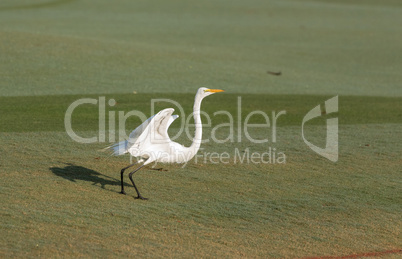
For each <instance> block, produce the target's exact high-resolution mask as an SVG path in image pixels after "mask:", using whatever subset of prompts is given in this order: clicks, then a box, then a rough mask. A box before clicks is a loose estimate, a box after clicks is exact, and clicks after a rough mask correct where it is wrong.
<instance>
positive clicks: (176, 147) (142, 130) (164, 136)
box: [108, 87, 223, 199]
mask: <svg viewBox="0 0 402 259" xmlns="http://www.w3.org/2000/svg"><path fill="white" fill-rule="evenodd" d="M217 92H223V90H219V89H208V88H204V87H202V88H200V89H198V91H197V94H196V95H195V100H194V108H193V116H194V121H195V136H194V138H193V143H192V144H191V146H190V147H185V146H183V145H181V144H179V143H177V142H174V141H172V140H171V139H170V137H169V135H168V128H169V126H170V125H171V124H172V123H173V121H174V120H175V119H177V118H178V117H179V116H178V115H172V114H173V112H174V109H173V108H167V109H164V110H162V111H160V112H158V113H157V114H155V115H154V116H152V117H150V118H148V119H147V120H146V121H144V122H143V123H142V124H141V125H140V126H138V127H137V128H136V129H135V130H133V131H132V132H131V133H130V136H129V139H128V140H124V141H121V142H118V143H116V144H114V145H112V146H110V147H108V149H111V150H113V154H114V155H122V154H126V153H130V154H131V155H132V156H134V157H138V158H139V160H138V162H137V163H141V164H142V165H141V166H140V167H139V168H137V169H136V170H134V171H133V172H131V173H130V174H129V178H130V180H131V182H132V184H133V186H134V188H135V190H136V191H137V194H138V196H137V197H136V198H139V199H145V198H144V197H142V196H141V195H140V193H139V191H138V189H137V187H136V186H135V184H134V181H133V179H132V175H133V174H134V173H135V172H136V171H138V170H139V169H141V168H142V167H143V166H145V165H147V164H149V163H152V162H155V161H156V162H163V163H185V162H187V161H189V160H191V159H192V158H193V157H194V156H195V154H196V153H197V152H198V150H199V148H200V145H201V140H202V123H201V116H200V108H201V102H202V100H203V99H204V98H205V97H206V96H208V95H211V94H214V93H217ZM137 163H135V164H137ZM135 164H132V165H129V166H127V167H125V168H123V169H122V170H121V193H123V194H126V193H125V191H124V185H123V173H124V171H125V170H126V169H127V168H129V167H131V166H133V165H135Z"/></svg>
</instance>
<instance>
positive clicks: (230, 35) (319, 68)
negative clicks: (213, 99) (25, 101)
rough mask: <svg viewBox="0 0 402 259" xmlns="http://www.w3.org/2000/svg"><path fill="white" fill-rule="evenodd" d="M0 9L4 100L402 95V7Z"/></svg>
mask: <svg viewBox="0 0 402 259" xmlns="http://www.w3.org/2000/svg"><path fill="white" fill-rule="evenodd" d="M1 2H2V3H1V5H0V17H1V18H0V19H1V23H0V38H1V39H2V41H1V44H0V52H1V53H2V54H1V55H0V76H1V78H2V81H1V87H2V89H3V91H1V92H0V95H28V96H30V95H49V94H56V95H57V94H98V93H131V92H132V91H138V92H147V93H149V92H153V93H157V92H165V93H166V92H176V93H193V91H194V88H199V87H201V86H206V87H211V88H216V87H218V86H219V87H221V88H225V89H227V90H230V91H231V92H237V93H245V92H248V93H256V94H259V93H271V94H272V93H275V94H289V93H294V94H321V95H326V94H330V95H336V94H341V95H374V96H376V95H377V96H395V95H397V96H401V95H402V90H401V88H400V87H398V86H399V84H400V82H401V81H402V76H401V73H400V71H401V69H402V61H401V59H400V58H399V57H398V55H397V54H396V53H401V52H402V47H401V46H402V34H401V33H400V28H399V27H400V26H399V24H401V23H402V18H401V17H402V15H401V12H402V11H401V10H402V3H401V2H400V1H395V0H384V1H381V4H378V3H376V1H369V2H368V1H353V2H349V1H348V2H347V1H343V0H342V1H314V0H301V1H294V0H285V1H283V0H274V1H269V2H267V1H261V0H252V1H248V2H244V1H241V0H235V1H227V0H220V1H202V2H199V1H180V0H174V1H169V2H165V1H152V2H144V1H136V2H130V1H126V0H118V1H114V2H113V3H111V2H110V1H106V0H97V1H50V0H49V1H38V0H36V1H34V2H35V3H39V4H43V3H49V2H54V3H55V4H53V5H48V6H46V5H42V6H40V5H39V7H40V8H38V6H37V7H34V5H35V3H32V1H29V3H27V1H23V2H21V0H18V1H14V0H3V1H1ZM24 6H25V8H22V7H24ZM12 7H15V8H16V9H12ZM267 71H274V72H278V71H281V72H282V75H281V76H272V75H269V74H267Z"/></svg>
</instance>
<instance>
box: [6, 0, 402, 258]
mask: <svg viewBox="0 0 402 259" xmlns="http://www.w3.org/2000/svg"><path fill="white" fill-rule="evenodd" d="M401 23H402V3H401V2H400V1H396V0H385V1H375V0H366V1H358V0H351V1H346V0H333V1H330V0H327V1H324V0H300V1H295V0H282V1H279V0H277V1H256V0H253V1H247V2H246V1H223V0H222V1H153V2H151V1H126V0H118V1H113V2H112V1H106V0H99V1H93V0H92V1H91V0H53V1H51V0H34V1H28V0H17V1H15V0H13V1H11V0H3V1H1V2H0V39H1V40H0V78H1V81H0V89H1V90H0V143H1V145H0V172H1V173H0V177H1V179H0V181H1V184H0V193H1V196H0V201H1V205H2V210H1V214H0V218H1V235H0V257H2V258H11V257H13V258H15V257H17V258H20V257H38V256H40V257H42V258H48V257H84V258H88V257H112V258H113V257H134V256H140V257H194V256H197V257H229V258H232V257H235V258H237V257H247V258H255V257H259V258H302V257H322V256H333V257H332V258H336V257H341V256H359V255H360V256H363V255H366V256H372V257H375V256H382V257H386V258H400V257H401V251H402V250H401V249H402V241H401V233H400V232H401V227H402V218H401V211H402V196H401V173H402V142H401V139H402V123H401V122H402V87H401V82H402V73H401V71H402V60H401V58H400V57H399V56H398V54H399V53H402V34H401V33H400V28H399V27H400V26H399V24H401ZM267 71H272V72H279V71H280V72H281V73H282V74H281V75H280V76H275V75H271V74H269V73H267ZM202 86H204V87H210V88H220V89H224V90H225V91H226V92H225V93H219V94H216V95H213V96H211V97H208V98H207V99H205V100H204V102H203V106H202V110H203V111H205V112H206V113H207V114H209V115H211V119H212V121H211V126H209V127H208V126H207V127H205V128H204V138H205V139H209V138H210V136H211V134H213V132H212V128H213V127H216V126H217V125H218V124H220V123H225V122H228V121H227V118H226V117H225V116H222V115H220V116H219V115H217V116H213V114H214V112H216V111H222V110H224V111H228V112H229V113H230V114H232V115H233V117H234V121H233V124H234V125H236V127H235V129H234V135H235V136H236V137H235V138H234V141H233V142H226V143H215V142H213V141H210V142H208V143H204V144H203V145H202V149H201V150H200V151H199V154H198V157H197V159H193V160H191V161H190V162H189V163H188V164H187V165H186V166H185V167H182V165H178V164H158V165H155V167H154V168H153V167H152V166H150V167H148V168H145V169H142V170H141V171H140V172H139V173H138V174H136V176H135V179H136V183H137V184H138V187H139V189H140V191H141V193H142V194H143V195H144V196H145V197H148V198H150V199H149V200H148V201H140V200H135V199H134V196H135V190H134V188H133V187H132V186H131V185H130V182H129V180H128V179H127V178H126V179H125V185H126V191H127V193H128V195H126V196H123V195H121V194H119V191H120V180H119V179H120V174H119V171H120V169H121V168H122V167H124V166H126V165H127V164H128V163H129V162H130V159H129V157H128V156H121V157H111V156H109V155H108V154H106V153H104V152H101V151H100V149H102V148H103V147H105V146H106V145H108V144H109V140H110V139H109V131H108V130H109V129H110V128H109V127H108V126H107V127H106V132H105V134H106V136H107V138H106V141H105V142H100V143H99V142H97V143H92V144H82V143H77V142H74V141H73V140H72V139H71V138H70V137H69V136H68V135H67V134H66V130H65V125H64V117H65V113H66V110H67V108H68V107H69V105H70V104H71V103H73V102H74V101H76V100H79V99H81V98H92V99H95V100H100V99H99V98H103V97H104V98H105V100H106V103H108V100H110V99H114V100H115V101H116V105H115V106H113V107H111V106H108V105H106V122H109V120H110V116H109V112H114V113H115V115H116V120H117V114H118V112H119V111H124V112H125V113H127V112H129V111H131V110H138V111H141V112H143V113H144V114H145V115H146V116H150V115H151V100H152V99H157V98H165V99H171V100H174V101H177V102H178V103H180V104H181V105H182V107H183V109H184V112H185V116H182V117H184V119H186V118H187V115H188V114H189V113H190V112H191V109H192V106H193V100H194V94H195V92H196V89H198V88H199V87H202ZM334 95H339V112H338V113H336V114H334V115H330V114H328V115H325V116H321V117H320V118H317V119H315V120H312V121H311V122H309V123H308V124H307V125H306V126H305V127H306V128H305V131H306V134H305V136H306V138H307V139H308V140H309V141H311V142H312V143H314V144H316V145H317V146H320V147H323V146H325V137H326V128H325V123H326V119H327V118H333V117H338V119H339V160H338V161H337V162H336V163H333V162H331V161H329V160H327V159H325V158H323V157H321V156H319V155H318V154H316V153H314V152H313V151H312V150H311V149H309V147H308V146H307V145H306V144H305V143H304V141H303V139H302V135H301V124H302V120H303V117H304V116H305V115H306V114H307V112H308V111H309V110H311V109H312V108H314V107H315V106H316V105H318V104H323V103H324V101H325V100H327V99H329V98H331V97H333V96H334ZM239 97H241V107H242V109H241V112H242V113H241V116H240V123H241V124H242V125H243V124H244V120H245V118H246V116H247V115H248V114H249V113H250V112H253V111H256V110H260V111H264V112H266V113H267V114H268V115H269V116H271V112H272V111H275V112H279V111H286V115H283V116H282V117H280V118H279V119H278V121H277V128H276V137H277V141H276V142H273V140H272V137H271V136H272V125H271V127H270V128H252V129H250V130H249V132H250V134H251V135H252V137H253V138H254V139H265V138H268V140H269V142H268V143H264V144H256V143H252V142H251V141H249V140H248V139H247V138H246V137H245V135H244V129H243V128H242V129H241V131H242V132H241V133H240V134H241V136H242V140H241V141H238V133H239V132H238V128H237V125H238V123H239V120H238V118H239V117H238V116H237V115H238V106H237V102H238V98H239ZM166 107H170V104H167V103H163V102H159V103H157V104H156V110H160V109H162V108H166ZM176 110H177V109H176ZM182 117H181V118H182ZM204 121H205V120H204ZM250 122H251V123H264V120H263V117H261V116H253V117H252V119H251V120H250ZM116 123H117V121H116ZM139 123H140V120H139V119H138V118H135V117H131V118H129V119H128V120H127V123H126V132H127V133H128V132H129V131H130V130H131V129H134V128H135V127H136V126H137V125H138V124H139ZM72 125H73V129H74V130H75V132H76V133H77V134H78V135H80V136H86V137H92V136H98V135H99V110H98V107H97V106H96V105H90V104H86V105H82V106H79V107H78V108H77V109H76V110H75V111H74V113H73V116H72ZM107 125H109V124H107ZM179 126H180V121H179V120H178V121H177V122H174V123H173V124H172V126H171V128H170V129H169V133H170V135H171V136H173V135H175V133H177V132H179V130H180V128H179ZM189 127H190V126H189ZM192 129H193V128H192V127H190V131H191V130H192ZM215 133H216V135H217V137H218V139H224V138H226V137H227V136H228V135H229V133H230V132H229V129H228V128H225V127H223V128H220V129H219V130H218V131H216V132H215ZM112 136H113V137H114V138H115V139H116V140H117V139H118V137H119V136H118V133H117V132H116V133H114V134H112ZM177 141H178V142H180V143H184V144H186V145H188V144H190V143H191V141H190V139H189V138H188V137H187V136H186V135H185V134H184V133H182V134H181V135H180V136H179V138H178V140H177ZM269 148H271V150H273V149H275V152H276V154H275V155H276V156H278V155H279V153H284V154H285V155H286V163H274V162H272V163H252V162H246V161H244V162H240V158H241V156H243V155H244V154H247V152H250V153H253V152H256V153H263V152H267V151H268V150H269ZM213 152H217V153H223V152H227V153H228V154H229V156H230V157H229V159H228V161H227V163H222V162H221V163H214V161H212V160H210V157H209V156H208V154H211V153H213ZM160 168H162V170H155V169H160Z"/></svg>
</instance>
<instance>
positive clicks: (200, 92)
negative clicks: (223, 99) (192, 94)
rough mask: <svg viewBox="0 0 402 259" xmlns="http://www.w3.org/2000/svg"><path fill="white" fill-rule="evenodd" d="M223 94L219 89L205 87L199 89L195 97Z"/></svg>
mask: <svg viewBox="0 0 402 259" xmlns="http://www.w3.org/2000/svg"><path fill="white" fill-rule="evenodd" d="M219 92H223V90H220V89H208V88H205V87H201V88H200V89H198V92H197V95H200V96H201V97H202V98H204V97H207V96H208V95H211V94H214V93H219Z"/></svg>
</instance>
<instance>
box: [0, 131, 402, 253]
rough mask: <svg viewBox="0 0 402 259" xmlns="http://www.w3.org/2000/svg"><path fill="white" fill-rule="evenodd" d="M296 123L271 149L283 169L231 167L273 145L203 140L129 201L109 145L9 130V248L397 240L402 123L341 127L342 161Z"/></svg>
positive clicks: (298, 249) (353, 246) (150, 174)
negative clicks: (217, 158) (316, 146)
mask: <svg viewBox="0 0 402 259" xmlns="http://www.w3.org/2000/svg"><path fill="white" fill-rule="evenodd" d="M299 130H300V129H299V127H285V128H281V141H279V142H278V143H277V144H276V145H274V146H275V147H276V148H277V150H278V151H283V152H285V154H286V155H287V162H286V164H253V163H239V162H237V163H235V161H234V159H235V158H234V157H235V149H236V148H237V149H239V150H245V148H250V149H251V151H259V150H263V149H264V147H265V148H267V146H266V145H262V146H258V145H253V144H251V143H248V142H246V141H243V142H242V143H232V144H230V143H229V144H226V145H217V144H207V145H203V148H204V149H203V150H202V151H200V157H199V158H198V159H199V160H198V163H196V162H195V160H193V161H192V162H190V163H189V164H188V165H187V166H186V167H184V168H182V167H181V166H179V165H161V164H158V165H156V167H155V168H161V167H162V168H163V169H165V170H167V171H155V170H151V168H149V169H144V170H143V171H141V172H140V173H138V175H137V176H135V179H136V181H137V184H138V186H139V188H140V190H141V191H142V194H143V195H144V196H145V197H149V198H150V200H149V201H146V202H144V201H139V200H134V199H133V197H134V194H135V191H134V189H133V188H132V187H130V184H129V181H128V180H127V179H126V180H125V184H126V188H127V192H128V195H127V196H123V195H121V194H119V193H118V192H119V190H120V187H119V180H118V179H119V169H120V168H121V167H123V166H125V165H126V164H128V162H129V159H128V157H117V158H114V157H108V156H105V155H104V154H102V153H100V152H99V151H97V150H98V149H99V148H100V147H102V145H101V144H91V145H88V144H87V145H85V144H79V143H75V142H72V141H71V140H70V139H69V138H68V136H66V135H65V133H63V132H47V133H34V132H31V133H1V135H0V137H1V141H2V146H1V152H2V154H3V156H2V163H1V167H2V171H3V172H2V174H1V178H2V179H1V180H2V189H1V193H2V197H3V201H2V204H3V206H4V207H3V208H4V209H3V212H2V215H1V217H2V222H3V224H2V233H3V234H2V236H1V238H2V242H1V243H2V246H3V247H2V251H3V255H4V256H11V255H13V256H26V255H29V256H36V255H41V256H44V257H46V256H50V255H53V256H54V255H56V256H63V257H66V256H67V257H70V256H100V255H102V256H113V257H114V256H133V255H142V256H157V257H159V256H162V255H165V256H166V255H168V256H171V257H176V256H195V255H196V256H219V257H221V256H229V257H237V256H248V257H256V256H258V257H297V256H309V255H342V254H353V253H362V252H366V251H384V250H393V249H397V248H398V247H400V240H399V238H398V235H399V230H400V227H401V218H400V214H399V212H400V201H401V196H400V192H398V189H399V187H398V186H400V168H401V165H402V164H401V162H402V161H401V160H400V150H401V145H400V143H395V141H394V139H392V138H387V137H386V136H389V135H390V134H391V135H394V134H398V135H401V133H402V129H401V127H400V125H388V126H386V125H357V126H353V125H351V126H342V127H341V132H342V134H341V142H340V146H341V150H340V151H341V153H340V160H339V162H338V163H331V162H329V161H328V160H326V159H323V158H320V157H319V156H318V155H316V154H315V153H313V152H312V151H311V150H309V149H308V147H307V146H305V144H304V143H303V141H302V139H301V136H300V132H299ZM312 130H314V129H312ZM315 132H317V133H318V134H316V138H321V137H324V136H325V134H324V136H323V134H320V131H319V130H317V129H315ZM357 132H360V133H359V134H358V133H357ZM94 133H95V132H94ZM206 134H210V132H208V131H206ZM260 135H262V136H264V135H265V132H260ZM356 136H359V138H356ZM311 141H315V140H314V139H312V140H311ZM270 146H272V145H270ZM390 147H392V148H390ZM205 152H229V153H230V154H231V159H230V163H229V164H223V163H217V164H213V163H211V162H210V161H209V160H208V158H207V164H204V163H202V161H203V159H204V158H202V157H201V155H203V154H205ZM242 154H243V153H242ZM237 161H239V160H237Z"/></svg>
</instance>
